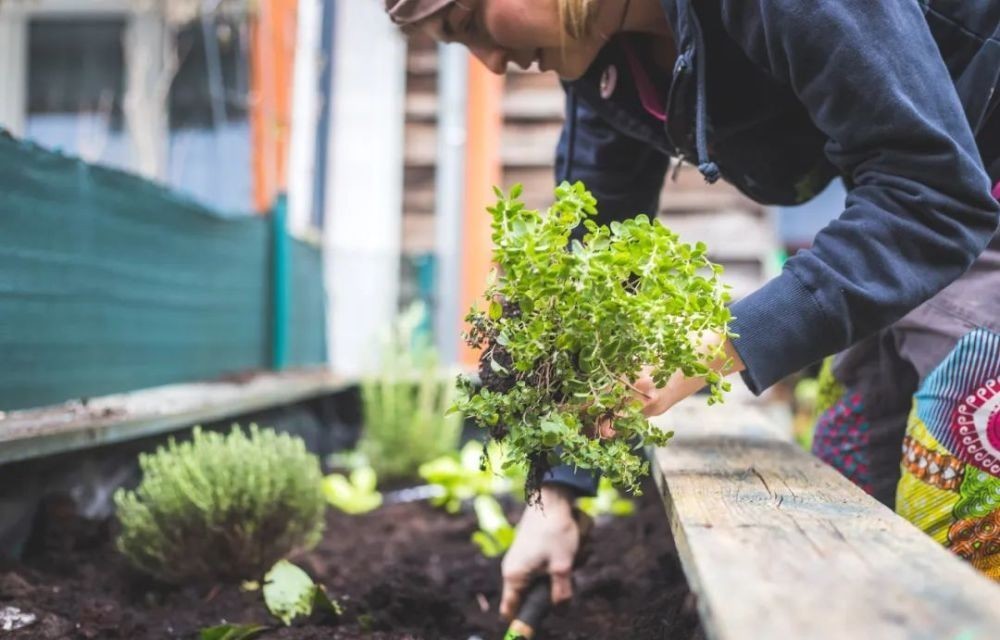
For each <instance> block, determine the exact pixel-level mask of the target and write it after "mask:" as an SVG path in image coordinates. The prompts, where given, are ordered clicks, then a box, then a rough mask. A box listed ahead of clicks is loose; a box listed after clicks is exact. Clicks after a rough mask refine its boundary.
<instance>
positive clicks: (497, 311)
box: [490, 300, 503, 320]
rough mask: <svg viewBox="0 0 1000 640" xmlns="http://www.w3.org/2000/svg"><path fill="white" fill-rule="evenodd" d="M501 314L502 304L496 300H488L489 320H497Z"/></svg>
mask: <svg viewBox="0 0 1000 640" xmlns="http://www.w3.org/2000/svg"><path fill="white" fill-rule="evenodd" d="M502 315H503V306H502V305H501V304H500V303H499V302H497V301H496V300H491V301H490V320H499V319H500V317H501V316H502Z"/></svg>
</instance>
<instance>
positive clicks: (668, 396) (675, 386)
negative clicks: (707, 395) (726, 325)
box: [599, 333, 746, 438]
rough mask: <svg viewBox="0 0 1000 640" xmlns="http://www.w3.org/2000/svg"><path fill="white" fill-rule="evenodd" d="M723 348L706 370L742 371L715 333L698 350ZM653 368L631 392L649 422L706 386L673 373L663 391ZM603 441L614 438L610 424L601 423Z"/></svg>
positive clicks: (726, 342) (740, 362)
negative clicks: (652, 374) (655, 380)
mask: <svg viewBox="0 0 1000 640" xmlns="http://www.w3.org/2000/svg"><path fill="white" fill-rule="evenodd" d="M720 343H721V344H722V354H723V355H720V356H717V357H715V358H714V359H713V360H712V361H711V362H710V363H709V367H710V368H711V369H713V370H714V371H718V372H719V373H721V374H722V375H724V376H725V375H729V374H731V373H737V372H740V371H743V369H745V368H746V366H745V365H744V364H743V360H741V359H740V355H739V354H738V353H737V352H736V349H734V348H733V346H732V343H731V342H730V341H729V340H728V339H726V338H723V337H722V336H720V335H719V334H717V333H711V334H706V335H705V337H704V339H703V340H702V341H701V344H700V345H699V350H700V351H702V352H703V353H711V352H712V351H713V350H717V349H718V346H719V344H720ZM652 371H653V368H652V367H649V366H646V367H643V368H642V370H641V371H640V373H639V377H638V378H637V379H636V381H635V383H634V384H633V385H632V391H633V394H634V395H635V397H636V399H638V400H639V401H641V402H642V413H643V415H644V416H646V417H647V418H652V417H655V416H658V415H661V414H663V413H666V412H667V410H668V409H670V407H672V406H674V405H675V404H677V403H678V402H680V401H681V400H683V399H684V398H687V397H688V396H690V395H692V394H694V393H695V392H697V391H698V390H699V389H701V388H702V387H704V386H705V379H704V378H702V377H697V378H688V377H686V376H685V375H684V373H683V372H681V371H675V372H674V373H673V375H671V376H670V378H669V379H668V380H667V383H666V384H665V385H664V386H662V387H657V386H656V383H655V382H654V381H653V377H652V376H651V375H650V374H651V373H652ZM599 433H600V435H601V437H602V438H611V437H614V435H615V430H614V425H613V422H612V421H605V422H602V423H601V425H600V427H599Z"/></svg>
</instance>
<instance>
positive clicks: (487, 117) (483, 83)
mask: <svg viewBox="0 0 1000 640" xmlns="http://www.w3.org/2000/svg"><path fill="white" fill-rule="evenodd" d="M468 92H469V99H468V102H467V111H466V126H467V130H468V138H467V144H466V155H465V220H464V223H463V225H462V294H461V297H460V302H459V314H460V317H461V318H462V324H461V326H462V327H463V328H464V327H466V323H465V320H464V318H465V315H466V314H467V313H468V312H469V308H470V307H472V305H473V304H474V303H476V302H477V301H478V300H480V298H481V297H482V294H483V288H484V287H485V285H486V278H487V276H488V275H489V272H490V269H491V267H492V261H491V256H492V248H493V243H492V240H491V239H490V216H489V214H488V213H487V212H486V207H488V206H490V205H491V204H492V203H493V202H494V201H495V196H494V195H493V187H494V186H500V179H501V163H500V133H501V130H502V129H503V110H502V107H501V105H502V99H503V76H497V75H494V74H493V73H491V72H490V71H489V70H488V69H487V68H486V67H485V66H483V64H482V63H481V62H479V61H478V60H472V61H470V63H469V83H468ZM478 359H479V354H478V352H476V351H474V350H472V349H471V348H469V347H468V346H467V345H466V344H465V343H464V342H463V343H462V345H461V346H460V350H459V362H460V363H462V364H463V365H467V366H473V365H475V364H476V362H477V361H478Z"/></svg>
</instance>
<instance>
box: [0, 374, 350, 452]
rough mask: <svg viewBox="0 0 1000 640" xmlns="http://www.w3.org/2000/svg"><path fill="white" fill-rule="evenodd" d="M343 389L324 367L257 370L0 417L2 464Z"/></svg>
mask: <svg viewBox="0 0 1000 640" xmlns="http://www.w3.org/2000/svg"><path fill="white" fill-rule="evenodd" d="M348 385H349V382H348V381H346V380H344V379H343V378H339V377H336V376H334V375H332V374H331V373H330V372H329V371H328V370H327V369H325V368H323V369H312V370H298V371H288V372H283V373H260V374H256V375H253V376H252V377H250V378H249V379H247V380H246V381H234V382H223V381H218V382H199V383H190V384H173V385H167V386H163V387H155V388H152V389H144V390H142V391H134V392H131V393H122V394H115V395H110V396H103V397H100V398H90V399H88V400H86V401H78V400H74V401H71V402H66V403H63V404H58V405H53V406H49V407H41V408H38V409H26V410H23V411H10V412H7V413H3V412H0V464H5V463H8V462H14V461H17V460H25V459H29V458H37V457H40V456H46V455H51V454H54V453H62V452H65V451H73V450H76V449H83V448H86V447H92V446H96V445H101V444H109V443H112V442H120V441H124V440H132V439H135V438H140V437H145V436H150V435H154V434H158V433H164V432H167V431H172V430H175V429H181V428H184V427H189V426H191V425H193V424H199V423H205V422H214V421H217V420H224V419H226V418H230V417H233V416H238V415H241V414H245V413H251V412H253V411H259V410H262V409H267V408H270V407H276V406H281V405H285V404H291V403H294V402H299V401H301V400H306V399H309V398H314V397H318V396H321V395H325V394H329V393H333V392H335V391H338V390H341V389H344V388H346V387H347V386H348Z"/></svg>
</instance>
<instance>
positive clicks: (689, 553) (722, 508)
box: [653, 403, 1000, 640]
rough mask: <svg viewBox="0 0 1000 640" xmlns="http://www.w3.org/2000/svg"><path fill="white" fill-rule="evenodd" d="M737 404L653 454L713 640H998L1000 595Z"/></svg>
mask: <svg viewBox="0 0 1000 640" xmlns="http://www.w3.org/2000/svg"><path fill="white" fill-rule="evenodd" d="M727 404H728V403H727ZM741 406H742V405H741V404H740V403H733V404H732V405H730V406H727V405H723V406H722V407H721V408H719V409H721V410H717V408H702V407H697V408H696V407H692V406H691V405H690V404H689V405H687V406H684V407H678V408H677V409H675V410H672V411H670V412H668V413H667V414H666V415H665V416H664V417H663V418H662V419H660V420H659V422H660V423H661V424H662V425H663V426H664V427H665V428H672V429H674V430H675V431H676V432H677V434H678V435H677V437H676V438H675V440H674V441H673V442H672V443H671V444H670V445H669V446H668V447H665V448H662V449H658V450H656V451H655V452H654V455H653V460H654V467H655V471H654V476H655V477H656V480H657V482H658V484H659V487H660V490H661V493H662V495H663V499H664V504H665V506H666V509H667V513H668V516H669V519H670V524H671V529H672V530H673V533H674V537H675V539H676V541H677V546H678V549H679V551H680V554H681V559H682V562H683V565H684V570H685V573H686V575H687V577H688V581H689V583H690V584H691V588H692V590H693V591H694V592H695V594H696V595H697V597H698V606H699V611H700V613H701V617H702V622H703V625H704V628H705V631H706V633H707V634H708V636H709V637H710V638H713V639H715V640H736V639H744V638H745V639H747V640H768V639H776V640H777V639H781V640H784V639H786V638H795V639H796V640H805V639H810V640H812V639H816V640H825V639H827V638H829V639H831V640H832V639H835V638H836V639H838V640H839V639H842V638H855V639H863V638H871V639H873V640H874V639H878V640H892V639H897V638H898V639H907V640H943V639H950V640H960V639H963V640H973V639H982V640H986V639H987V638H997V637H1000V586H998V585H996V584H994V583H993V582H991V581H989V580H987V579H986V578H985V577H983V576H981V575H980V574H979V573H977V572H976V571H975V570H974V569H973V568H972V567H971V566H969V565H967V564H966V563H965V562H963V561H961V560H960V559H958V558H957V557H955V556H953V555H952V554H951V553H949V552H948V551H946V550H945V549H943V548H941V547H940V546H939V545H938V544H937V543H936V542H934V541H933V540H932V539H931V538H929V537H927V536H925V535H924V534H923V533H921V532H920V531H919V530H917V529H916V528H915V527H913V526H911V525H910V524H909V523H908V522H906V521H904V520H903V519H902V518H900V517H898V516H897V515H896V514H894V513H893V512H892V511H891V510H889V509H887V508H886V507H884V506H883V505H881V504H880V503H878V502H877V501H875V500H874V499H873V498H871V497H870V496H868V495H867V494H865V493H863V492H862V491H861V490H860V489H858V488H856V487H855V486H854V485H853V484H851V483H850V482H849V481H848V480H846V479H845V478H844V477H843V476H841V475H840V474H838V473H837V472H836V471H834V470H833V469H832V468H831V467H829V466H827V465H825V464H823V463H822V462H820V461H819V460H817V459H816V458H814V457H812V456H810V455H809V454H807V453H806V452H804V451H802V450H801V449H799V448H798V447H796V446H795V445H794V444H792V443H791V442H788V441H787V440H785V439H782V438H781V437H780V434H779V433H777V432H775V430H774V428H773V427H772V426H771V425H769V424H768V421H769V419H770V418H769V417H768V416H766V415H765V414H763V413H761V410H760V409H753V408H751V409H747V410H746V411H744V410H742V409H741Z"/></svg>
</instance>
